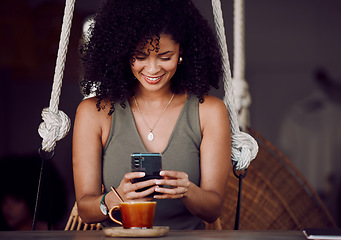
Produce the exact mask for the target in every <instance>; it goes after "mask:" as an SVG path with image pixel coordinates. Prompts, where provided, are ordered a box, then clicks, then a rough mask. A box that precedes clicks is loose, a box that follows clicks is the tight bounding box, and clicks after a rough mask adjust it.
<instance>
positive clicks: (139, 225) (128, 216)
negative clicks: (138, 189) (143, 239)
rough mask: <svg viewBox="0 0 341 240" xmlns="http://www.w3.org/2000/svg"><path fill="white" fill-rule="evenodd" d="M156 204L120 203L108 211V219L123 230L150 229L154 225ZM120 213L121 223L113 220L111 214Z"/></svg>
mask: <svg viewBox="0 0 341 240" xmlns="http://www.w3.org/2000/svg"><path fill="white" fill-rule="evenodd" d="M155 207H156V202H151V201H150V202H122V203H120V205H119V206H115V207H113V208H112V209H110V211H109V217H110V219H111V220H112V221H114V222H115V223H118V224H120V225H122V226H123V228H132V229H145V228H152V227H153V223H154V215H155ZM118 210H119V211H120V212H121V217H122V222H121V221H119V220H117V219H115V218H114V216H113V213H114V212H115V211H118Z"/></svg>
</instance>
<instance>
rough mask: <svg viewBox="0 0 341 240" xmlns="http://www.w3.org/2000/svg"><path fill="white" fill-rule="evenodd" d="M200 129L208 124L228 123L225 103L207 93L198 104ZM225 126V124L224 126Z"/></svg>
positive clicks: (222, 124)
mask: <svg viewBox="0 0 341 240" xmlns="http://www.w3.org/2000/svg"><path fill="white" fill-rule="evenodd" d="M199 117H200V124H201V129H202V130H203V129H204V128H206V127H209V126H221V127H223V126H224V125H226V124H227V125H228V124H229V114H228V110H227V108H226V105H225V103H224V102H223V101H222V100H221V99H220V98H217V97H215V96H211V95H207V96H205V100H204V102H203V103H201V104H199ZM225 127H226V126H225Z"/></svg>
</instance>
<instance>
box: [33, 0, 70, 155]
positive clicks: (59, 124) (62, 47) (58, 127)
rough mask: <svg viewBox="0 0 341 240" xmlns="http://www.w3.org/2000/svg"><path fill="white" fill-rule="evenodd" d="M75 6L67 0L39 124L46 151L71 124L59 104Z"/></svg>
mask: <svg viewBox="0 0 341 240" xmlns="http://www.w3.org/2000/svg"><path fill="white" fill-rule="evenodd" d="M74 6H75V0H66V3H65V8H64V17H63V24H62V30H61V35H60V40H59V48H58V53H57V60H56V67H55V73H54V78H53V86H52V92H51V99H50V105H49V107H48V108H45V109H43V111H42V113H41V116H42V119H43V121H44V122H42V123H41V124H40V125H39V129H38V132H39V135H40V136H41V137H42V138H43V141H42V150H43V151H46V152H52V151H53V150H54V148H55V147H56V142H57V141H59V140H61V139H63V138H64V137H65V136H66V135H67V134H68V132H69V130H70V125H71V121H70V118H69V117H68V116H67V115H66V114H65V113H64V112H63V111H60V110H58V105H59V97H60V93H61V88H62V80H63V74H64V68H65V62H66V54H67V49H68V44H69V38H70V30H71V23H72V18H73V10H74Z"/></svg>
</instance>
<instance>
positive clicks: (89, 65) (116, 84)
mask: <svg viewBox="0 0 341 240" xmlns="http://www.w3.org/2000/svg"><path fill="white" fill-rule="evenodd" d="M94 20H95V21H94V22H95V23H94V24H93V25H92V26H91V28H90V30H89V39H90V40H89V41H85V42H84V44H83V45H82V46H81V60H82V63H83V76H82V80H81V87H82V91H83V94H85V95H89V94H90V93H95V95H96V96H97V98H98V102H97V107H98V109H100V108H101V101H102V100H103V99H104V98H106V99H109V101H110V102H111V110H110V112H109V115H111V114H112V113H113V111H114V110H115V109H114V102H119V103H120V104H121V106H122V107H125V105H124V102H125V100H126V99H127V98H128V97H131V96H133V95H134V88H135V86H136V83H137V80H136V79H135V77H134V75H133V74H132V72H131V66H130V65H131V64H132V61H131V58H132V56H133V55H134V51H135V49H136V46H137V45H138V43H141V42H148V39H152V38H153V37H155V36H159V35H160V34H170V35H171V36H172V38H173V40H174V41H175V42H176V43H179V44H180V48H181V51H182V54H181V56H182V58H183V62H182V64H180V65H179V66H178V68H177V71H176V73H175V75H174V76H173V78H172V87H171V90H172V92H173V93H175V94H181V93H188V94H193V95H195V96H197V97H198V98H199V100H200V102H203V100H204V95H207V94H208V92H209V90H210V89H211V87H214V88H218V83H219V79H220V77H221V75H222V59H221V53H220V50H219V46H218V43H217V39H216V36H215V34H214V33H213V31H212V29H211V28H210V27H209V25H208V23H207V21H206V19H204V18H203V16H202V15H201V14H200V12H199V10H198V9H197V8H196V7H195V6H194V4H193V3H192V1H191V0H106V2H105V3H104V4H103V5H102V7H101V8H100V9H99V11H98V12H97V14H96V16H95V19H94ZM94 86H95V88H94Z"/></svg>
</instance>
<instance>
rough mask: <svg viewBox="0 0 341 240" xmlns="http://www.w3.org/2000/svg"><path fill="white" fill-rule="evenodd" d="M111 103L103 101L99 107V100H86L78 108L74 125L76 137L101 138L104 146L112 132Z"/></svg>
mask: <svg viewBox="0 0 341 240" xmlns="http://www.w3.org/2000/svg"><path fill="white" fill-rule="evenodd" d="M110 104H111V103H110V102H109V101H105V100H104V101H102V102H101V108H100V109H98V107H97V98H95V97H94V98H87V99H84V100H83V101H82V102H81V103H80V104H79V106H78V108H77V112H76V118H75V123H74V137H76V138H77V137H79V138H77V139H80V138H85V139H90V138H91V137H94V136H95V137H96V136H97V137H99V138H100V139H101V141H102V145H103V146H104V145H105V143H106V141H107V137H108V135H109V131H110V124H111V116H109V115H108V113H109V110H110V106H111V105H110Z"/></svg>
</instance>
